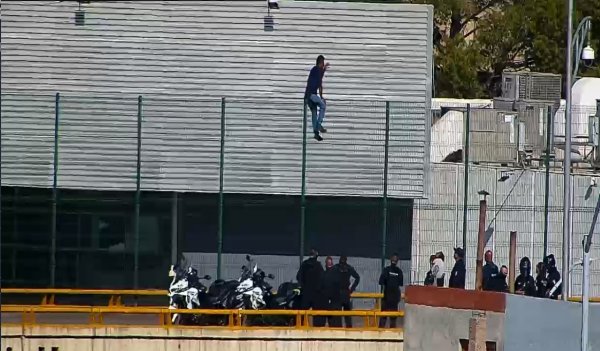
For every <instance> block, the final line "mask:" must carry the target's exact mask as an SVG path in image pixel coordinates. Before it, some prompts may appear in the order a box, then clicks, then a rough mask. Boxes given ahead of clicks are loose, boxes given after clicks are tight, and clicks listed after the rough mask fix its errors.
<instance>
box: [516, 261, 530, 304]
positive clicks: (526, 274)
mask: <svg viewBox="0 0 600 351" xmlns="http://www.w3.org/2000/svg"><path fill="white" fill-rule="evenodd" d="M519 272H520V273H521V274H519V275H518V276H517V279H515V294H519V295H525V296H535V280H533V277H532V276H531V261H530V260H529V257H523V258H522V259H521V262H519Z"/></svg>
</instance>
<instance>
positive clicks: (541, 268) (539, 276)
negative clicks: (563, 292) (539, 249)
mask: <svg viewBox="0 0 600 351" xmlns="http://www.w3.org/2000/svg"><path fill="white" fill-rule="evenodd" d="M535 273H536V274H535V296H536V297H542V298H545V297H547V296H546V293H547V292H548V278H547V276H546V265H545V264H544V262H538V264H537V265H536V266H535Z"/></svg>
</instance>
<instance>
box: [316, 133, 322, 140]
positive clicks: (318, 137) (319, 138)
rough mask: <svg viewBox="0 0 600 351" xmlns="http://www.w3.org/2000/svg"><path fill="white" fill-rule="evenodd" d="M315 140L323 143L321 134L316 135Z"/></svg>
mask: <svg viewBox="0 0 600 351" xmlns="http://www.w3.org/2000/svg"><path fill="white" fill-rule="evenodd" d="M315 139H317V141H323V137H321V136H320V135H319V133H315Z"/></svg>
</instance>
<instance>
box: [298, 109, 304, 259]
mask: <svg viewBox="0 0 600 351" xmlns="http://www.w3.org/2000/svg"><path fill="white" fill-rule="evenodd" d="M303 106H304V107H303V109H302V171H301V173H302V185H301V189H300V255H299V257H300V264H302V261H303V260H304V238H305V236H306V235H305V232H306V101H304V100H303Z"/></svg>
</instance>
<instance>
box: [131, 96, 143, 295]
mask: <svg viewBox="0 0 600 351" xmlns="http://www.w3.org/2000/svg"><path fill="white" fill-rule="evenodd" d="M141 156H142V96H141V95H139V96H138V107H137V164H136V176H135V217H134V247H133V286H134V288H135V289H137V288H138V287H139V283H140V272H139V269H140V205H141V204H140V202H141V191H140V187H141V179H142V173H141V166H142V157H141Z"/></svg>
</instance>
